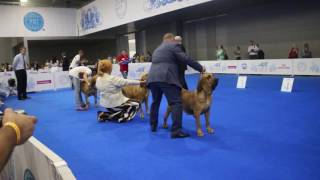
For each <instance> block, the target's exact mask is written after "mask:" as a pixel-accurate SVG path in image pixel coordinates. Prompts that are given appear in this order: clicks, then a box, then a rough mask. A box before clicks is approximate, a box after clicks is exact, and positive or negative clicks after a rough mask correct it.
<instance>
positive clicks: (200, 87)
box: [197, 77, 203, 92]
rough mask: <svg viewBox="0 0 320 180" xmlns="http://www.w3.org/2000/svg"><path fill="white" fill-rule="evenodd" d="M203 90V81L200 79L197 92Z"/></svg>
mask: <svg viewBox="0 0 320 180" xmlns="http://www.w3.org/2000/svg"><path fill="white" fill-rule="evenodd" d="M202 90H203V79H202V78H201V77H200V80H199V82H198V86H197V91H198V92H200V91H202Z"/></svg>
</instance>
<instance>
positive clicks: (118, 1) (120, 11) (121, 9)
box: [115, 0, 127, 19]
mask: <svg viewBox="0 0 320 180" xmlns="http://www.w3.org/2000/svg"><path fill="white" fill-rule="evenodd" d="M115 11H116V15H117V16H118V18H119V19H122V18H124V16H125V15H126V13H127V0H115Z"/></svg>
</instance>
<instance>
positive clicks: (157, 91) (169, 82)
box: [147, 33, 205, 138]
mask: <svg viewBox="0 0 320 180" xmlns="http://www.w3.org/2000/svg"><path fill="white" fill-rule="evenodd" d="M181 64H185V65H189V66H191V67H192V68H194V69H195V70H197V71H199V72H204V71H205V69H204V67H202V66H201V64H199V63H198V62H197V61H195V60H193V59H192V58H190V57H188V56H187V55H186V53H184V52H183V51H182V49H181V47H180V46H179V44H178V43H177V42H176V41H175V40H174V35H173V34H172V33H167V34H165V35H164V36H163V43H162V44H161V45H160V46H159V47H158V48H157V49H156V50H155V51H154V53H153V55H152V64H151V68H150V71H149V77H148V81H147V83H148V87H149V88H150V90H151V92H152V99H153V102H152V105H151V116H150V124H151V131H152V132H155V131H157V127H158V114H159V107H160V103H161V99H162V94H164V95H165V96H166V98H167V100H168V103H169V105H170V106H171V108H172V115H171V117H172V120H173V123H172V130H171V138H184V137H188V136H189V134H187V133H185V132H183V131H182V100H181V87H182V85H181V82H180V79H179V65H181Z"/></svg>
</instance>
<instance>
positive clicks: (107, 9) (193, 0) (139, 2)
mask: <svg viewBox="0 0 320 180" xmlns="http://www.w3.org/2000/svg"><path fill="white" fill-rule="evenodd" d="M208 1H211V0H173V2H172V3H169V4H167V5H165V6H163V5H162V6H160V7H151V6H150V4H149V3H148V2H150V0H96V1H94V2H92V3H90V4H88V5H87V6H85V7H83V8H81V9H79V10H78V12H77V25H78V28H79V35H86V34H90V33H93V32H97V31H101V30H105V29H109V28H112V27H116V26H119V25H123V24H126V23H130V22H134V21H137V20H141V19H145V18H148V17H152V16H155V15H159V14H163V13H166V12H170V11H174V10H178V9H182V8H185V7H189V6H193V5H197V4H201V3H204V2H208ZM89 9H90V11H91V12H92V13H89V17H92V21H90V22H91V25H92V28H88V29H83V28H82V26H81V19H83V18H81V17H83V15H84V14H85V13H87V12H88V10H89ZM87 14H88V13H87ZM96 17H97V18H96ZM94 18H96V20H93V19H94ZM97 19H98V20H97Z"/></svg>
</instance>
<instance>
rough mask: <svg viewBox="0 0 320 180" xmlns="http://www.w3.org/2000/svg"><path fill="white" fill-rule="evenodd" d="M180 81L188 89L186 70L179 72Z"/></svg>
mask: <svg viewBox="0 0 320 180" xmlns="http://www.w3.org/2000/svg"><path fill="white" fill-rule="evenodd" d="M179 81H180V83H181V85H182V87H183V88H184V89H186V90H188V84H187V82H186V78H185V71H182V72H179Z"/></svg>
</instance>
